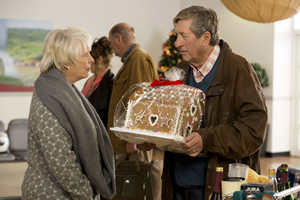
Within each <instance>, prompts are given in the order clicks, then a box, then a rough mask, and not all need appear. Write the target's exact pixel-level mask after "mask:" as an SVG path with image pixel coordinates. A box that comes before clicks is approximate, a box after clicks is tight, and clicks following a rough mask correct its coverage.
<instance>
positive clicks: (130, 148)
mask: <svg viewBox="0 0 300 200" xmlns="http://www.w3.org/2000/svg"><path fill="white" fill-rule="evenodd" d="M126 150H127V153H134V152H136V151H137V147H136V144H132V143H126Z"/></svg>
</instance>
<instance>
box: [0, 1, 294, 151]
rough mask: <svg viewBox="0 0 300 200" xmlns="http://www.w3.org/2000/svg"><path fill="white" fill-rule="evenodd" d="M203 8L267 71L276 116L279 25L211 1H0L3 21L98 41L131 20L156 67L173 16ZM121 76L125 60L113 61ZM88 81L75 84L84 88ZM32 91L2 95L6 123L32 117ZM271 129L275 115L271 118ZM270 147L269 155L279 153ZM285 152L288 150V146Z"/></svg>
mask: <svg viewBox="0 0 300 200" xmlns="http://www.w3.org/2000/svg"><path fill="white" fill-rule="evenodd" d="M190 5H203V6H205V7H210V8H213V9H214V10H215V11H216V12H217V13H218V15H219V18H220V24H221V28H220V38H221V39H224V40H225V41H226V42H228V43H229V45H230V46H231V48H232V49H233V51H234V52H235V53H237V54H240V55H242V56H244V57H245V58H247V59H248V60H249V61H250V62H258V63H260V64H261V65H262V66H263V67H265V68H266V70H267V73H268V74H269V79H270V85H271V86H269V87H268V88H264V93H265V96H266V97H267V106H268V110H269V116H272V110H273V109H272V107H273V104H272V92H273V87H272V83H273V79H272V74H273V59H274V55H273V54H274V45H273V43H274V24H273V23H272V24H260V23H256V22H250V21H247V20H244V19H242V18H240V17H237V16H236V15H234V14H233V13H231V12H230V11H228V10H227V9H226V8H225V6H223V4H222V3H221V2H220V1H216V0H212V1H207V0H163V1H161V0H151V1H146V0H129V1H123V0H86V1H79V0H63V1H60V0H52V1H46V0H22V1H19V0H1V1H0V18H12V19H33V20H34V19H36V20H52V21H53V22H54V28H66V27H68V26H75V27H82V28H84V29H86V30H88V31H89V32H90V33H91V34H92V36H93V37H94V38H96V37H101V36H103V35H108V31H109V29H110V28H111V27H112V26H113V25H115V24H116V23H119V22H127V23H129V24H131V25H132V26H133V27H134V28H135V30H136V39H137V42H138V43H140V44H141V46H142V47H143V48H144V49H145V50H147V51H148V52H149V53H150V54H151V55H152V56H153V58H154V60H155V61H156V63H158V61H159V59H160V55H161V54H162V43H163V42H164V41H165V40H166V39H167V37H168V34H169V32H170V30H171V29H172V28H173V24H172V19H173V17H174V16H175V15H176V14H177V13H178V12H179V10H181V9H182V8H184V7H188V6H190ZM112 65H113V67H114V68H113V71H114V72H115V73H116V72H117V71H118V69H119V67H120V66H121V62H120V58H118V57H116V58H114V59H113V61H112ZM84 82H85V80H82V81H79V82H78V83H77V84H76V85H77V86H78V87H79V88H80V89H81V88H82V85H83V83H84ZM30 100H31V93H14V94H11V93H0V120H2V121H3V122H4V123H5V124H7V123H8V122H9V120H11V119H12V118H17V117H27V116H28V110H29V104H30ZM269 124H270V125H271V126H272V117H270V118H269ZM269 146H270V145H268V146H267V151H268V152H273V151H275V152H276V149H273V148H272V149H271V147H269ZM281 150H282V151H289V147H288V143H287V144H286V145H283V148H282V149H281Z"/></svg>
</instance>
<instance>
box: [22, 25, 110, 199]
mask: <svg viewBox="0 0 300 200" xmlns="http://www.w3.org/2000/svg"><path fill="white" fill-rule="evenodd" d="M90 39H91V36H90V34H89V33H88V32H86V31H85V30H82V29H78V28H68V29H65V30H61V29H56V30H53V31H52V32H50V33H49V34H48V35H47V37H46V40H45V44H44V50H43V58H42V61H41V75H40V76H39V77H38V79H37V80H36V82H35V85H34V86H35V91H34V93H33V97H32V102H31V106H30V113H29V128H28V169H27V171H26V172H25V177H24V180H23V184H22V197H23V200H32V199H35V200H39V199H41V200H44V199H56V200H59V199H64V200H66V199H78V200H79V199H82V200H85V199H87V200H91V199H93V198H95V197H96V198H97V197H99V196H101V197H104V198H109V199H110V198H111V197H113V195H114V194H115V182H114V180H115V175H114V156H113V151H112V146H111V143H110V140H109V138H108V135H107V133H106V129H105V127H104V126H103V125H102V123H101V120H100V118H99V117H98V115H97V113H96V112H95V110H94V109H93V107H92V106H91V105H90V103H89V102H88V101H87V100H86V98H85V97H84V96H83V95H82V94H81V92H80V91H79V90H78V89H77V88H76V87H75V85H74V83H75V82H77V81H79V80H81V79H83V78H86V77H88V72H89V70H90V67H91V64H92V63H93V62H94V59H93V58H92V56H91V55H90V44H91V42H90V41H91V40H90Z"/></svg>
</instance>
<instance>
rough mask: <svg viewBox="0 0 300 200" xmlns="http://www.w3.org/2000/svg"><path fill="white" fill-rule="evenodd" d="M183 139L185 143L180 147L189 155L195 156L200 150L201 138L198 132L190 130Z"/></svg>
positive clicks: (201, 146)
mask: <svg viewBox="0 0 300 200" xmlns="http://www.w3.org/2000/svg"><path fill="white" fill-rule="evenodd" d="M184 140H185V141H186V143H185V144H183V145H182V148H183V149H184V150H185V151H186V152H187V154H189V156H192V157H196V156H197V155H198V154H199V153H200V152H201V151H202V148H203V140H202V137H201V136H200V135H199V133H197V132H192V133H191V134H190V135H189V136H187V137H186V138H184Z"/></svg>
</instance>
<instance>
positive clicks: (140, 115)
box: [134, 110, 145, 123]
mask: <svg viewBox="0 0 300 200" xmlns="http://www.w3.org/2000/svg"><path fill="white" fill-rule="evenodd" d="M142 112H143V111H142V110H141V111H140V112H139V113H135V114H134V115H135V123H137V122H142V120H143V118H144V117H145V116H144V114H143V113H142Z"/></svg>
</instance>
